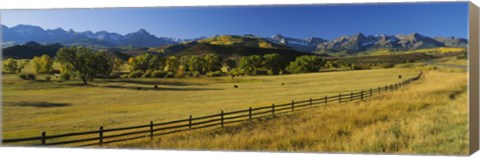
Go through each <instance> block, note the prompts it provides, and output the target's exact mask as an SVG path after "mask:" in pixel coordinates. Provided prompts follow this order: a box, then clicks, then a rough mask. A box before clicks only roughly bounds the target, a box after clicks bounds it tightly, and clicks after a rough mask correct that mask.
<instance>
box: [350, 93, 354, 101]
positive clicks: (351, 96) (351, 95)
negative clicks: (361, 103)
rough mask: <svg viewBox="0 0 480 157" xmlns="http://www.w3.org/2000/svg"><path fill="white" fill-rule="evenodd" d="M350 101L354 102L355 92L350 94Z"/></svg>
mask: <svg viewBox="0 0 480 157" xmlns="http://www.w3.org/2000/svg"><path fill="white" fill-rule="evenodd" d="M350 101H353V92H350Z"/></svg>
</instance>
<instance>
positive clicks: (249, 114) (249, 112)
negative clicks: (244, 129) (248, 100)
mask: <svg viewBox="0 0 480 157" xmlns="http://www.w3.org/2000/svg"><path fill="white" fill-rule="evenodd" d="M248 119H250V120H252V107H249V108H248Z"/></svg>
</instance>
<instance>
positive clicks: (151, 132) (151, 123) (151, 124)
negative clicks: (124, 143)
mask: <svg viewBox="0 0 480 157" xmlns="http://www.w3.org/2000/svg"><path fill="white" fill-rule="evenodd" d="M150 139H153V121H150Z"/></svg>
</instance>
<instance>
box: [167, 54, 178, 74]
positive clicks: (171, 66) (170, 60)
mask: <svg viewBox="0 0 480 157" xmlns="http://www.w3.org/2000/svg"><path fill="white" fill-rule="evenodd" d="M178 65H179V63H178V60H177V57H176V56H169V57H167V58H166V60H165V68H164V69H165V71H167V72H175V71H176V70H177V68H178Z"/></svg>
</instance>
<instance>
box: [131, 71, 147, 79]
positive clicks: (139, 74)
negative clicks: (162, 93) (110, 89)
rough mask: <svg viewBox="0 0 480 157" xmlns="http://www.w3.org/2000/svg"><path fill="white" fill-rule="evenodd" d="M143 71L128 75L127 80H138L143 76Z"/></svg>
mask: <svg viewBox="0 0 480 157" xmlns="http://www.w3.org/2000/svg"><path fill="white" fill-rule="evenodd" d="M143 73H144V72H143V71H141V70H135V71H133V72H131V73H130V74H128V77H129V78H140V77H142V76H143Z"/></svg>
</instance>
